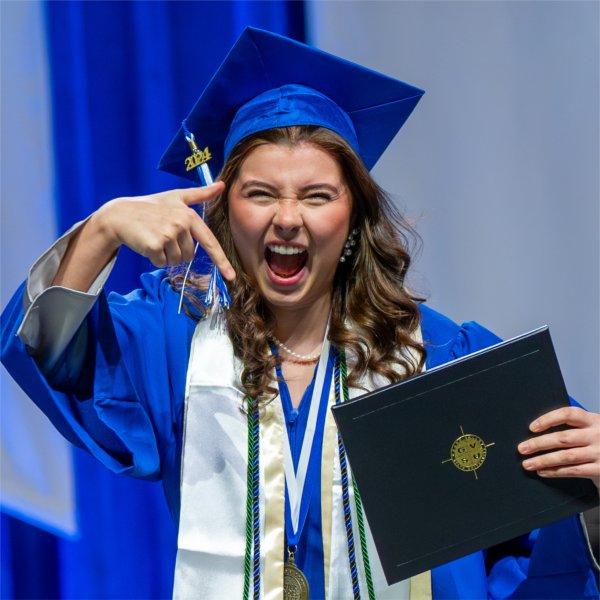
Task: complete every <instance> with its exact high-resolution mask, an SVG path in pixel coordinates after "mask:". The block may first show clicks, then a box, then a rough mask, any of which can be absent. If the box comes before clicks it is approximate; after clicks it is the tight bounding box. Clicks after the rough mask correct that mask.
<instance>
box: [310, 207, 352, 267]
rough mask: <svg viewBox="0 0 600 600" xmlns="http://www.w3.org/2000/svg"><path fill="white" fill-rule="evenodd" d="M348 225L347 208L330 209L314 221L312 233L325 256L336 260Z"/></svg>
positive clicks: (348, 212) (348, 213) (348, 215)
mask: <svg viewBox="0 0 600 600" xmlns="http://www.w3.org/2000/svg"><path fill="white" fill-rule="evenodd" d="M349 227H350V211H349V210H337V209H336V210H332V211H328V212H327V213H324V214H322V215H319V217H318V218H316V219H315V221H314V227H313V233H314V236H315V239H316V240H318V244H319V246H320V247H321V249H322V251H323V254H324V255H325V256H324V257H325V258H328V259H331V260H334V259H335V261H337V259H338V258H339V256H340V254H341V251H342V248H343V246H344V244H345V242H346V238H347V235H348V230H349Z"/></svg>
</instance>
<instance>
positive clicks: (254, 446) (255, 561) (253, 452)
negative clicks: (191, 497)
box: [243, 351, 375, 600]
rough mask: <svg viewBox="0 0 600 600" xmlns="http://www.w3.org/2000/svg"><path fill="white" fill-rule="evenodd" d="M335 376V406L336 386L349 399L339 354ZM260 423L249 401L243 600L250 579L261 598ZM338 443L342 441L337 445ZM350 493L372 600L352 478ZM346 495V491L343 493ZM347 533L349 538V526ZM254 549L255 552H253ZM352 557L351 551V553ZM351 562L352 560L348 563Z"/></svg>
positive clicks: (247, 597)
mask: <svg viewBox="0 0 600 600" xmlns="http://www.w3.org/2000/svg"><path fill="white" fill-rule="evenodd" d="M336 367H337V368H336V371H337V373H336V376H337V377H339V379H341V386H336V404H337V403H339V402H340V401H341V399H340V397H339V396H340V394H339V387H341V388H342V394H343V401H344V402H346V401H347V400H348V398H349V394H348V381H347V379H348V368H347V366H346V355H345V353H344V352H343V351H342V352H340V353H339V354H338V359H337V365H336ZM258 443H259V420H258V408H257V407H255V406H253V402H252V401H251V400H250V399H248V470H247V476H246V490H247V491H246V545H245V552H244V594H243V600H250V580H251V579H253V584H254V585H253V599H254V600H258V598H259V597H260V545H259V544H260V518H259V493H258V486H259V456H258V454H259V446H258ZM340 444H341V442H340ZM339 452H340V462H341V461H342V457H343V459H344V462H345V450H344V448H343V445H340V447H339ZM352 490H353V492H354V504H355V506H356V518H357V521H358V535H359V539H360V549H361V554H362V559H363V567H364V571H365V579H366V582H367V592H368V595H369V600H375V589H374V587H373V577H372V574H371V563H370V561H369V550H368V547H367V535H366V530H365V517H364V512H363V506H362V501H361V499H360V494H359V492H358V487H357V485H356V481H355V479H354V476H352ZM346 492H347V490H346ZM346 527H347V528H348V527H350V531H347V533H348V535H349V536H350V537H352V531H351V524H349V522H347V523H346ZM253 548H254V552H253ZM352 554H353V551H352ZM351 562H352V560H351ZM356 598H360V594H359V595H358V596H357V595H356V594H355V599H356Z"/></svg>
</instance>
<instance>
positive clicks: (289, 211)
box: [273, 198, 304, 235]
mask: <svg viewBox="0 0 600 600" xmlns="http://www.w3.org/2000/svg"><path fill="white" fill-rule="evenodd" d="M303 224H304V221H303V220H302V212H301V210H300V203H299V202H298V201H297V200H294V199H287V198H282V199H281V200H280V201H279V202H278V203H277V208H276V210H275V215H274V216H273V225H274V226H275V228H276V229H277V230H278V231H279V232H280V233H283V234H285V233H287V234H288V235H289V234H290V233H295V232H296V231H297V230H298V229H299V228H300V227H302V225H303Z"/></svg>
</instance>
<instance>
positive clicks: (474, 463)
mask: <svg viewBox="0 0 600 600" xmlns="http://www.w3.org/2000/svg"><path fill="white" fill-rule="evenodd" d="M460 433H461V435H460V437H457V438H456V439H455V440H454V442H453V443H452V447H451V448H450V456H449V457H448V458H446V459H445V460H443V461H442V464H444V463H447V462H452V464H453V465H454V466H455V467H456V468H457V469H460V470H461V471H473V474H474V475H475V479H477V469H479V468H480V467H481V466H482V465H483V463H484V462H485V458H486V456H487V449H488V448H489V447H490V446H493V445H494V443H495V442H492V443H490V444H486V443H485V442H484V441H483V440H482V439H481V438H480V437H479V436H478V435H475V434H474V433H465V432H464V431H463V428H462V425H461V427H460Z"/></svg>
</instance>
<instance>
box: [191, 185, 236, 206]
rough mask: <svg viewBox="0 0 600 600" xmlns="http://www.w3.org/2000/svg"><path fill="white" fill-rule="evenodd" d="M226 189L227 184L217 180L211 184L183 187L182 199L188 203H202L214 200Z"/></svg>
mask: <svg viewBox="0 0 600 600" xmlns="http://www.w3.org/2000/svg"><path fill="white" fill-rule="evenodd" d="M224 189H225V184H224V183H223V182H222V181H215V182H214V183H211V184H210V185H204V186H201V187H191V188H183V189H182V190H180V196H181V199H182V200H183V201H184V202H185V203H186V204H187V205H188V206H192V205H193V204H200V203H201V202H207V201H208V200H213V199H214V198H216V197H217V196H218V195H219V194H220V193H222V192H223V190H224Z"/></svg>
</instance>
